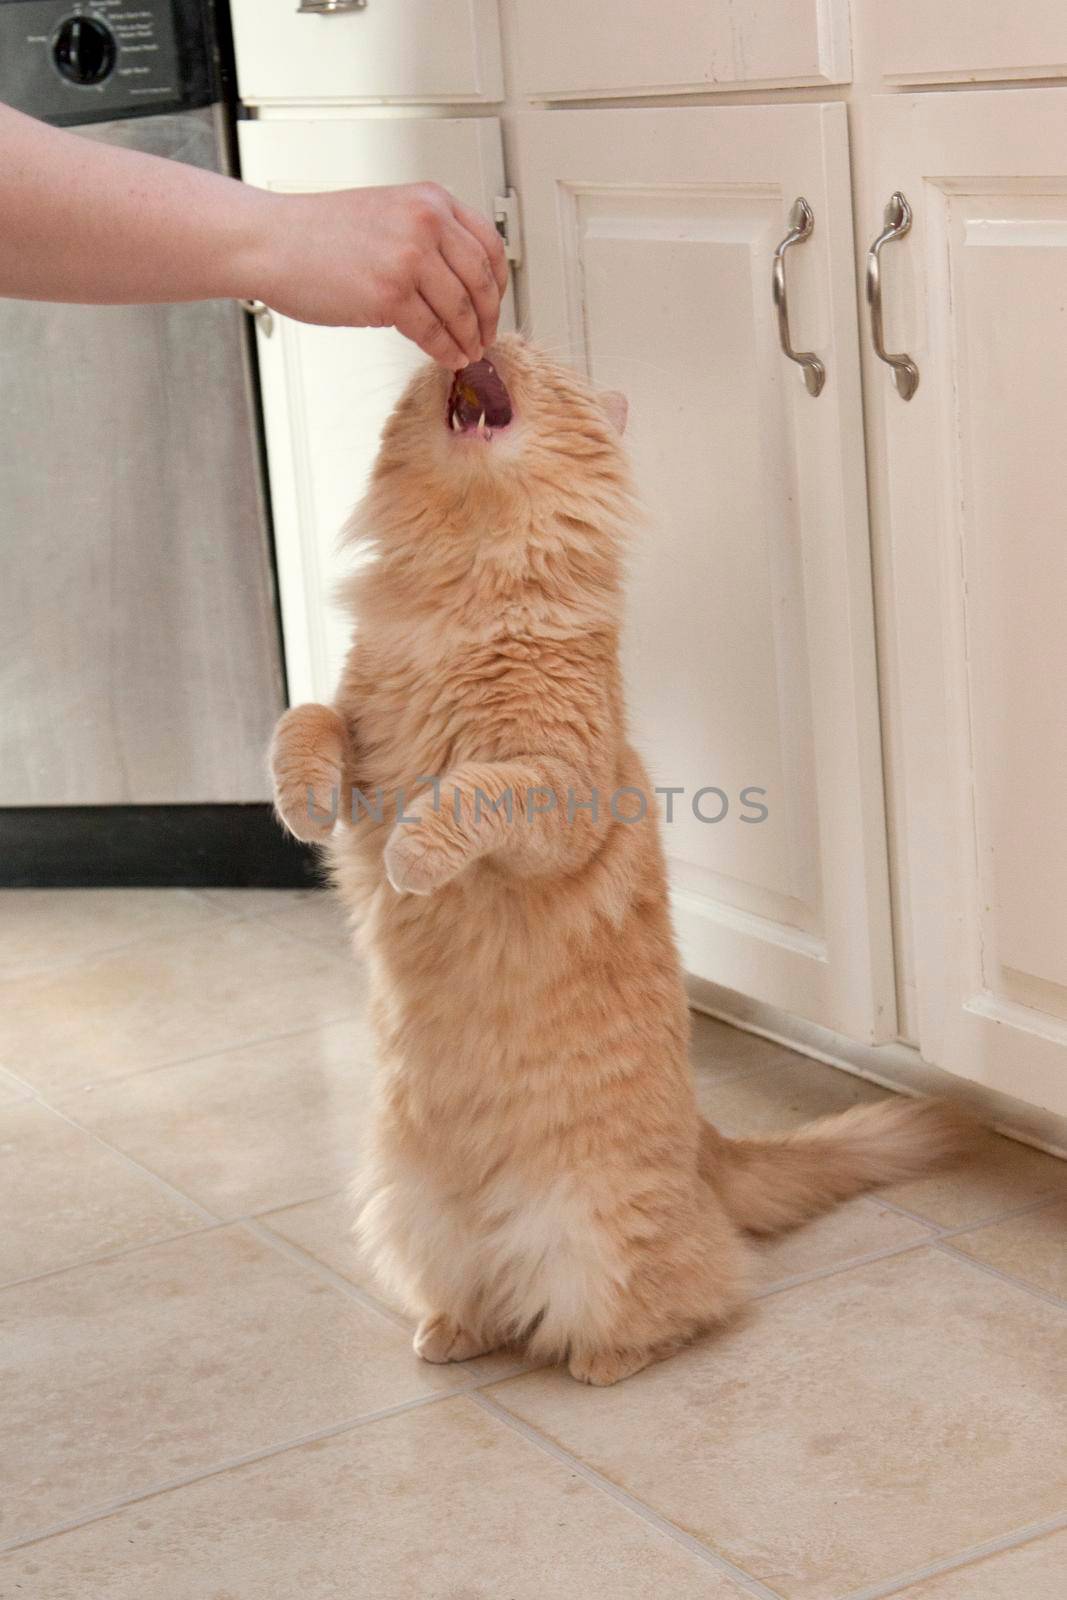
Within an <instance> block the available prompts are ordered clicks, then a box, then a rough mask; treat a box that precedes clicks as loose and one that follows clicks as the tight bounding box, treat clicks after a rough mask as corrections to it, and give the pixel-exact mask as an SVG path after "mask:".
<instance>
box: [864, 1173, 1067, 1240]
mask: <svg viewBox="0 0 1067 1600" xmlns="http://www.w3.org/2000/svg"><path fill="white" fill-rule="evenodd" d="M1053 1159H1058V1158H1055V1157H1054V1158H1053ZM1065 1165H1067V1163H1065ZM861 1198H864V1199H869V1200H873V1201H874V1202H875V1204H876V1205H879V1206H882V1207H883V1208H884V1209H885V1210H886V1211H893V1212H895V1213H896V1215H897V1216H899V1217H907V1218H908V1219H909V1220H910V1221H911V1222H921V1223H922V1224H923V1226H924V1227H926V1228H930V1229H931V1230H932V1231H933V1232H934V1233H935V1234H936V1235H937V1236H938V1238H941V1239H947V1238H949V1237H951V1236H952V1235H954V1234H957V1233H977V1231H978V1229H979V1228H992V1227H994V1226H995V1225H996V1224H997V1223H999V1222H1011V1221H1012V1220H1013V1219H1014V1218H1015V1217H1025V1216H1026V1215H1027V1214H1028V1213H1029V1212H1031V1211H1043V1210H1044V1209H1045V1207H1046V1206H1054V1205H1062V1204H1063V1203H1064V1201H1067V1189H1050V1190H1049V1191H1048V1192H1047V1193H1046V1194H1043V1195H1039V1196H1038V1198H1037V1199H1036V1200H1026V1201H1024V1202H1023V1203H1022V1204H1021V1205H1017V1206H1009V1207H1008V1209H1007V1210H1006V1211H991V1212H989V1213H988V1215H985V1216H981V1217H975V1218H973V1219H972V1220H971V1221H969V1222H956V1223H953V1224H952V1226H951V1227H948V1226H945V1225H943V1224H941V1223H939V1222H935V1221H934V1220H933V1218H932V1217H924V1216H923V1214H922V1212H921V1211H911V1210H909V1209H908V1207H907V1206H902V1205H900V1203H899V1202H898V1201H896V1200H889V1199H887V1198H886V1197H885V1196H884V1195H882V1194H879V1192H878V1190H877V1189H871V1190H869V1191H868V1193H867V1194H866V1195H865V1196H862V1197H861Z"/></svg>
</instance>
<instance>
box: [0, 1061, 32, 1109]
mask: <svg viewBox="0 0 1067 1600" xmlns="http://www.w3.org/2000/svg"><path fill="white" fill-rule="evenodd" d="M32 1097H33V1090H32V1089H31V1088H30V1087H29V1085H28V1084H25V1083H20V1082H19V1081H18V1079H17V1078H13V1077H12V1076H11V1075H10V1073H7V1072H5V1071H4V1069H3V1067H0V1106H13V1105H17V1104H18V1103H19V1101H21V1100H30V1099H32Z"/></svg>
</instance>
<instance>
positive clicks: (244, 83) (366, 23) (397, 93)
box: [230, 0, 503, 105]
mask: <svg viewBox="0 0 1067 1600" xmlns="http://www.w3.org/2000/svg"><path fill="white" fill-rule="evenodd" d="M230 12H231V14H232V17H233V34H234V49H235V54H236V57H237V84H238V92H239V93H240V96H241V99H242V100H243V101H244V102H245V104H246V105H270V104H272V103H274V102H277V101H310V102H315V101H323V102H330V101H335V102H336V101H347V102H349V103H354V104H358V103H360V102H368V101H457V102H468V101H487V100H500V99H502V97H503V80H502V78H501V67H500V28H499V19H498V17H497V8H496V0H403V4H399V5H398V4H395V3H390V0H369V3H368V4H367V6H366V7H364V8H363V9H362V10H358V11H350V12H336V13H334V14H333V15H314V14H311V13H307V12H299V11H298V10H297V0H230Z"/></svg>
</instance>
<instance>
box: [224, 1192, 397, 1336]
mask: <svg viewBox="0 0 1067 1600" xmlns="http://www.w3.org/2000/svg"><path fill="white" fill-rule="evenodd" d="M240 1226H241V1227H242V1228H243V1229H244V1230H245V1232H246V1233H250V1234H252V1235H253V1236H254V1237H255V1238H256V1239H258V1240H259V1242H260V1244H264V1245H266V1246H267V1247H268V1248H269V1249H272V1250H277V1251H278V1253H279V1254H280V1255H283V1256H288V1258H289V1260H290V1261H294V1262H295V1263H296V1264H297V1266H300V1267H303V1268H304V1269H305V1271H308V1272H312V1273H314V1275H315V1276H316V1277H317V1278H319V1279H320V1280H321V1281H322V1282H323V1283H328V1284H329V1285H330V1287H331V1288H333V1289H337V1290H338V1291H339V1292H340V1293H341V1294H343V1295H345V1296H346V1297H347V1298H348V1299H349V1300H354V1301H355V1302H356V1304H357V1305H360V1306H362V1307H363V1309H364V1310H365V1311H373V1312H375V1313H376V1314H377V1315H378V1316H379V1317H382V1318H384V1320H385V1321H386V1322H389V1323H391V1324H392V1325H393V1327H394V1328H402V1329H403V1330H404V1332H405V1333H408V1334H410V1333H411V1323H410V1322H409V1321H408V1319H407V1318H406V1317H405V1316H404V1315H403V1314H402V1313H401V1312H399V1311H394V1310H393V1309H392V1307H391V1306H387V1305H386V1304H385V1303H384V1301H380V1300H376V1299H375V1297H374V1296H373V1295H372V1294H370V1293H369V1292H368V1291H367V1290H366V1289H361V1288H360V1287H359V1285H358V1284H357V1283H353V1282H352V1280H351V1279H350V1278H346V1277H344V1276H343V1275H342V1274H341V1273H340V1272H337V1271H335V1269H334V1268H333V1267H328V1266H327V1265H326V1263H325V1261H320V1260H319V1259H318V1257H317V1256H313V1255H311V1253H310V1252H309V1251H307V1250H303V1249H301V1247H300V1245H298V1244H294V1243H293V1241H292V1240H291V1239H286V1238H285V1237H284V1235H282V1234H280V1233H275V1232H274V1231H273V1229H271V1228H269V1227H267V1226H266V1225H265V1224H264V1223H263V1222H262V1221H261V1220H260V1218H259V1217H242V1218H241V1219H240Z"/></svg>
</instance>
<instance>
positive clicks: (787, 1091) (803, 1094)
mask: <svg viewBox="0 0 1067 1600" xmlns="http://www.w3.org/2000/svg"><path fill="white" fill-rule="evenodd" d="M696 1080H697V1097H698V1099H699V1101H700V1108H701V1110H702V1111H703V1113H704V1115H705V1116H706V1117H708V1118H709V1119H710V1120H711V1121H712V1122H714V1124H715V1126H716V1127H717V1128H719V1129H721V1131H722V1132H723V1133H726V1134H736V1135H748V1136H750V1137H755V1136H757V1135H760V1134H765V1133H776V1132H779V1131H783V1130H786V1129H789V1128H796V1127H799V1126H800V1124H801V1123H802V1122H810V1121H811V1120H812V1119H813V1118H814V1117H825V1116H828V1115H829V1113H830V1112H832V1111H844V1110H846V1109H847V1107H849V1106H856V1105H868V1104H870V1103H871V1102H872V1101H874V1100H884V1099H885V1098H886V1095H887V1091H886V1090H885V1089H879V1088H878V1086H877V1085H876V1084H873V1083H868V1082H867V1080H866V1079H865V1078H855V1077H853V1076H852V1074H851V1073H848V1072H839V1071H838V1070H837V1068H836V1067H827V1066H825V1065H824V1064H823V1063H822V1062H821V1061H811V1060H809V1059H808V1058H806V1057H804V1056H797V1055H793V1054H792V1053H791V1052H790V1053H789V1059H788V1060H787V1061H786V1062H784V1063H783V1064H782V1065H780V1066H772V1067H769V1068H768V1069H767V1070H766V1071H763V1072H754V1073H752V1074H750V1075H748V1076H746V1077H744V1078H738V1079H735V1080H734V1081H733V1082H730V1083H723V1084H717V1083H715V1081H714V1080H713V1079H712V1080H709V1079H708V1078H706V1077H705V1075H704V1074H703V1073H702V1072H701V1071H700V1070H699V1069H698V1070H697V1074H696Z"/></svg>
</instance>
